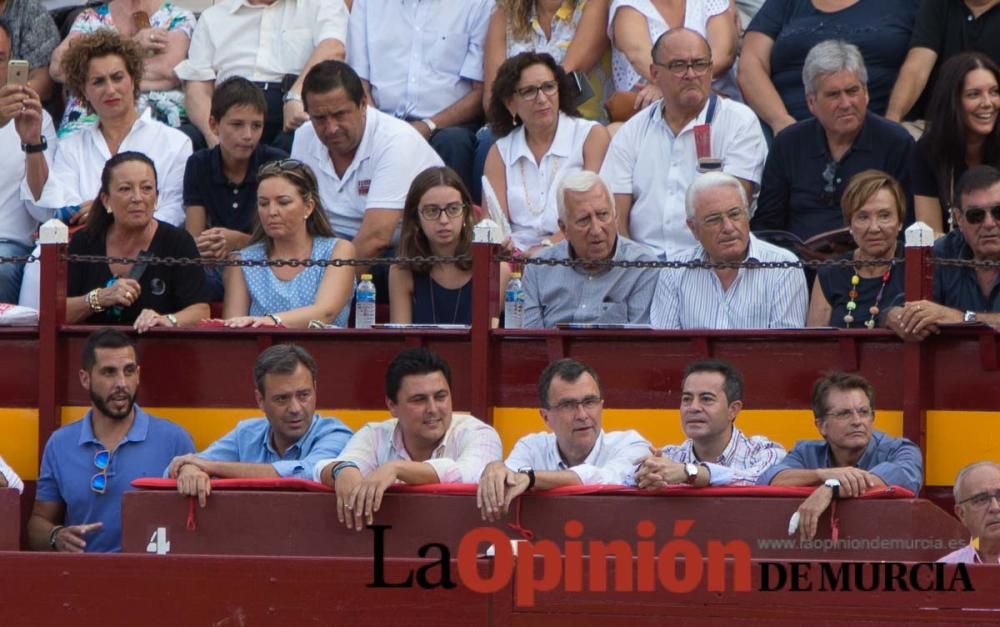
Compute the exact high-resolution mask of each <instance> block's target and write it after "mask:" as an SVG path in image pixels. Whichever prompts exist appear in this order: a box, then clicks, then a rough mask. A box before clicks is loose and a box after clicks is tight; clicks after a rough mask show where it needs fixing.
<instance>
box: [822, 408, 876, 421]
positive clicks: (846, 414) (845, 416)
mask: <svg viewBox="0 0 1000 627" xmlns="http://www.w3.org/2000/svg"><path fill="white" fill-rule="evenodd" d="M854 415H857V417H858V418H861V419H862V420H868V419H869V418H871V417H872V415H873V414H872V408H871V407H859V408H857V409H841V410H840V411H831V412H828V413H827V414H826V417H827V418H833V419H834V420H850V418H851V417H852V416H854Z"/></svg>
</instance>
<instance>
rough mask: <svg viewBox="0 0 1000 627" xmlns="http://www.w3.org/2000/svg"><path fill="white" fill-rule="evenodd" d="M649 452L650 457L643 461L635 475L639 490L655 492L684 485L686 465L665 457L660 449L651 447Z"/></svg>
mask: <svg viewBox="0 0 1000 627" xmlns="http://www.w3.org/2000/svg"><path fill="white" fill-rule="evenodd" d="M649 451H650V455H649V456H648V457H646V458H645V459H643V460H642V462H641V463H640V464H639V469H638V470H637V471H636V473H635V483H636V485H637V486H638V487H639V488H641V489H644V490H653V489H656V488H664V487H666V486H668V485H671V484H678V483H684V480H685V479H686V478H687V473H686V472H685V471H684V464H682V463H680V462H675V461H674V460H672V459H670V458H668V457H664V456H663V451H662V450H660V449H656V448H653V447H650V448H649Z"/></svg>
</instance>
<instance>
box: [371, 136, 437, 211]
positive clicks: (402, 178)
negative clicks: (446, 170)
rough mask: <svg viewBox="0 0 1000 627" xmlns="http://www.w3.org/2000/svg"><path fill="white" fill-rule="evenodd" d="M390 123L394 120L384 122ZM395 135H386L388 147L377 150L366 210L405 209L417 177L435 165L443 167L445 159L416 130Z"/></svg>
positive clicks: (384, 139) (384, 146) (386, 145)
mask: <svg viewBox="0 0 1000 627" xmlns="http://www.w3.org/2000/svg"><path fill="white" fill-rule="evenodd" d="M387 121H391V120H383V122H387ZM393 134H394V136H393V137H385V136H383V138H382V140H383V142H384V144H383V145H382V146H380V147H379V148H377V149H376V150H377V151H378V152H377V160H374V162H373V165H372V170H371V177H372V179H371V187H370V188H369V190H368V200H367V201H366V203H365V210H368V209H399V210H402V208H403V205H404V204H405V202H406V194H407V192H408V191H409V190H410V183H411V182H413V179H414V178H415V177H416V176H417V174H419V173H420V172H423V171H424V170H425V169H426V168H429V167H431V166H436V165H442V162H441V158H440V157H438V156H437V153H436V152H434V149H433V148H431V147H430V145H429V144H428V143H427V142H426V141H424V138H423V137H421V136H420V134H419V133H417V132H416V131H412V132H411V131H410V129H409V128H403V129H400V130H399V131H395V130H394V131H393ZM373 156H375V155H373Z"/></svg>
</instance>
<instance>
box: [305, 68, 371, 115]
mask: <svg viewBox="0 0 1000 627" xmlns="http://www.w3.org/2000/svg"><path fill="white" fill-rule="evenodd" d="M334 89H343V90H344V92H345V93H346V94H347V97H348V98H350V99H351V102H353V103H354V104H356V105H360V104H361V103H362V102H363V101H364V99H365V88H364V86H362V84H361V79H360V78H359V77H358V74H357V73H356V72H355V71H354V69H352V68H351V66H349V65H347V64H346V63H344V62H343V61H334V60H332V59H331V60H327V61H321V62H319V63H317V64H316V65H314V66H312V69H310V70H309V73H308V74H306V77H305V79H303V81H302V105H303V106H304V107H305V109H306V111H307V112H308V111H309V98H307V97H306V96H308V95H309V94H326V93H329V92H331V91H333V90H334Z"/></svg>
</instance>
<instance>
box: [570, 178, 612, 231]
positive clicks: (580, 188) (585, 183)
mask: <svg viewBox="0 0 1000 627" xmlns="http://www.w3.org/2000/svg"><path fill="white" fill-rule="evenodd" d="M597 185H600V186H601V188H602V189H604V193H605V195H607V197H608V202H609V203H611V212H612V213H614V212H615V197H614V195H613V194H612V193H611V188H610V187H608V184H607V183H605V182H604V179H602V178H601V176H600V175H599V174H597V173H596V172H591V171H590V170H576V171H574V172H570V173H569V174H567V175H566V176H564V177H563V178H562V180H561V181H559V187H558V188H556V206H557V207H558V209H559V219H560V220H561V221H562V222H566V192H589V191H590V190H592V189H594V187H595V186H597Z"/></svg>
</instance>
